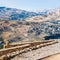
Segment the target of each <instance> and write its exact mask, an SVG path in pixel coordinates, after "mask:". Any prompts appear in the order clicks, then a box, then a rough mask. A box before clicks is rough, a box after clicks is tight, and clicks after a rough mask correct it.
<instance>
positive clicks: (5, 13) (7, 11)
mask: <svg viewBox="0 0 60 60" xmlns="http://www.w3.org/2000/svg"><path fill="white" fill-rule="evenodd" d="M37 15H38V14H37V13H35V12H29V11H25V10H21V9H15V8H6V7H0V19H6V20H19V19H25V18H27V17H31V16H37Z"/></svg>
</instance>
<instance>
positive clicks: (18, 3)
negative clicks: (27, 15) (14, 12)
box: [0, 0, 60, 11]
mask: <svg viewBox="0 0 60 60" xmlns="http://www.w3.org/2000/svg"><path fill="white" fill-rule="evenodd" d="M1 6H4V7H10V8H18V9H23V10H28V11H33V10H39V9H47V8H58V7H60V0H0V7H1Z"/></svg>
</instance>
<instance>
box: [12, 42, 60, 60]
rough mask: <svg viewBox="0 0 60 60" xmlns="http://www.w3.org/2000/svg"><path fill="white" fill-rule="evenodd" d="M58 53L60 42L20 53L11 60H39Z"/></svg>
mask: <svg viewBox="0 0 60 60" xmlns="http://www.w3.org/2000/svg"><path fill="white" fill-rule="evenodd" d="M56 53H60V42H59V43H56V44H53V45H49V46H45V47H42V48H39V49H36V50H32V51H29V52H27V53H23V54H20V55H18V56H16V57H14V58H13V59H11V60H39V59H41V58H44V57H47V56H50V55H53V54H56Z"/></svg>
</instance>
